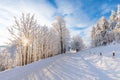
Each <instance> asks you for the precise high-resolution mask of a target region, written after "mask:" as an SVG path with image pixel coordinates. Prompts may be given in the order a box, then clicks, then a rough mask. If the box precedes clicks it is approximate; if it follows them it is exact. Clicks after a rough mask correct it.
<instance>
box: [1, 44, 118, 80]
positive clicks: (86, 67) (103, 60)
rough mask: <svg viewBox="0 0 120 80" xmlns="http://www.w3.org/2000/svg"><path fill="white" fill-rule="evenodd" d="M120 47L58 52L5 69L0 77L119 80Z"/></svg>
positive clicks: (7, 78) (13, 78) (16, 79)
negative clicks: (52, 55)
mask: <svg viewBox="0 0 120 80" xmlns="http://www.w3.org/2000/svg"><path fill="white" fill-rule="evenodd" d="M119 48H120V45H110V46H106V47H98V48H93V49H88V50H84V51H81V52H78V53H76V54H74V53H66V54H61V55H57V56H54V57H51V58H48V59H44V60H41V61H38V62H34V63H32V64H29V65H27V66H23V67H16V68H14V69H12V70H8V71H4V72H1V73H0V80H119V78H120V69H119V67H120V63H119V62H120V58H119V57H120V51H119ZM113 51H114V52H115V53H116V54H115V55H116V56H115V57H112V52H113ZM100 52H101V53H102V56H100V55H99V53H100Z"/></svg>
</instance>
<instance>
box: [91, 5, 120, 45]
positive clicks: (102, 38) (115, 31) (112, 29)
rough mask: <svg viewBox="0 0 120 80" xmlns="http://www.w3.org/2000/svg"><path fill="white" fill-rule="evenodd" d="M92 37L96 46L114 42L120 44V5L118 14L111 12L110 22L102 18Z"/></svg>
mask: <svg viewBox="0 0 120 80" xmlns="http://www.w3.org/2000/svg"><path fill="white" fill-rule="evenodd" d="M93 31H94V33H95V34H94V33H93ZM93 35H94V37H93ZM91 37H92V45H94V46H101V45H107V44H110V43H112V42H113V41H115V42H118V43H120V5H118V10H117V14H116V12H115V11H112V12H111V16H110V17H109V22H108V21H107V20H106V19H105V17H102V18H100V20H99V21H98V23H97V25H96V26H95V29H92V33H91Z"/></svg>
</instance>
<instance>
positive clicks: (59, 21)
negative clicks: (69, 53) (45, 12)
mask: <svg viewBox="0 0 120 80" xmlns="http://www.w3.org/2000/svg"><path fill="white" fill-rule="evenodd" d="M53 28H54V30H55V32H56V34H57V36H58V38H59V39H58V40H59V44H60V47H59V49H60V53H65V52H66V48H67V44H68V43H69V31H68V29H67V28H66V23H65V21H64V19H63V18H62V17H57V18H56V22H55V23H53Z"/></svg>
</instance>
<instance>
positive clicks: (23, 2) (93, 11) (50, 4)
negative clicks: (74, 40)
mask: <svg viewBox="0 0 120 80" xmlns="http://www.w3.org/2000/svg"><path fill="white" fill-rule="evenodd" d="M118 4H120V0H0V45H4V44H5V43H6V42H8V38H9V37H10V35H9V33H8V31H7V28H8V27H10V26H12V25H13V24H14V18H13V17H14V16H17V17H19V16H20V15H21V13H22V12H23V13H31V14H35V17H36V19H38V22H39V23H40V24H41V25H47V26H51V24H52V23H53V22H54V20H55V17H56V16H63V17H64V19H65V21H66V25H67V27H68V28H69V30H70V33H71V35H75V34H80V35H81V36H82V37H83V40H84V41H85V43H86V44H89V43H90V31H91V28H92V26H93V25H94V24H95V23H96V22H97V21H98V19H99V18H100V17H101V16H105V17H106V18H107V19H109V15H110V13H111V10H115V11H117V5H118Z"/></svg>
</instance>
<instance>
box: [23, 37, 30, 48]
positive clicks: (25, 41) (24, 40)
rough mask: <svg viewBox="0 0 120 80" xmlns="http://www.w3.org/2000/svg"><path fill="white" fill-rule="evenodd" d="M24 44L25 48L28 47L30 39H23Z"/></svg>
mask: <svg viewBox="0 0 120 80" xmlns="http://www.w3.org/2000/svg"><path fill="white" fill-rule="evenodd" d="M22 43H23V46H26V45H27V44H29V39H27V38H23V39H22Z"/></svg>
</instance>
